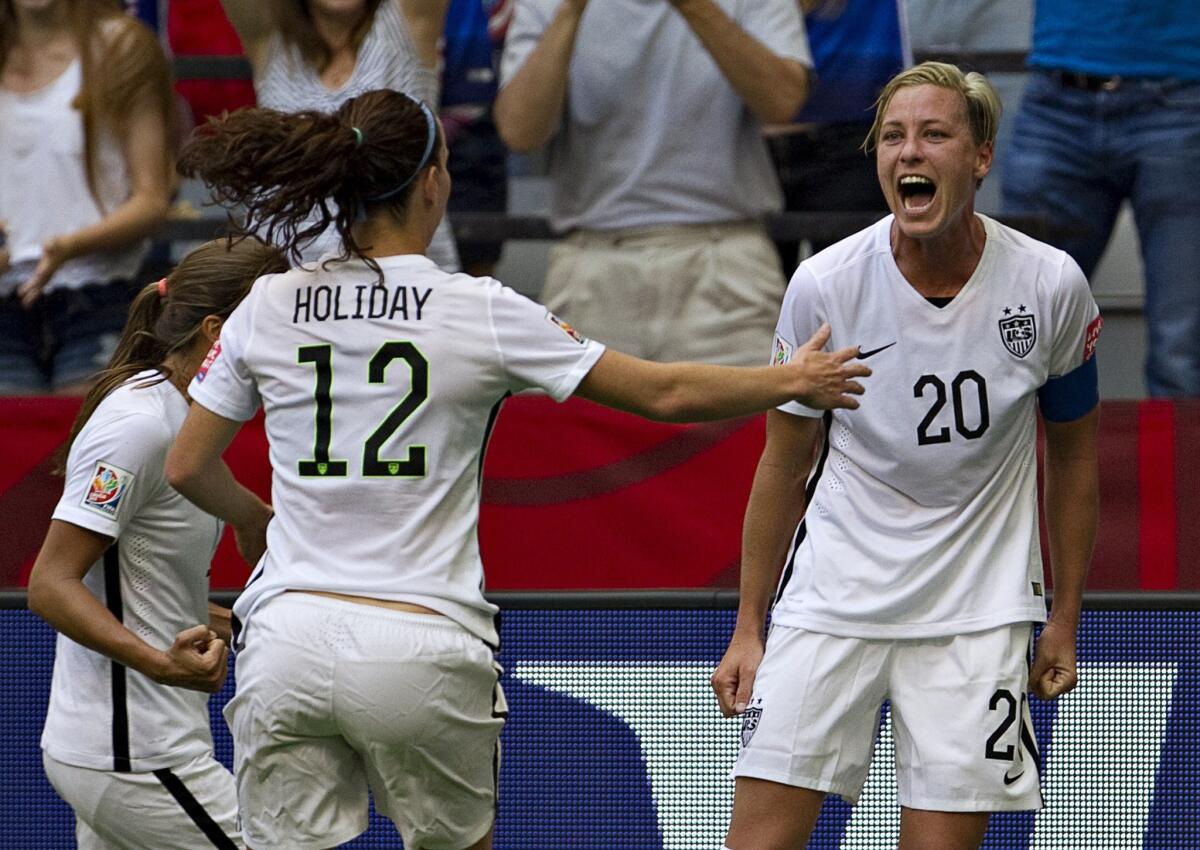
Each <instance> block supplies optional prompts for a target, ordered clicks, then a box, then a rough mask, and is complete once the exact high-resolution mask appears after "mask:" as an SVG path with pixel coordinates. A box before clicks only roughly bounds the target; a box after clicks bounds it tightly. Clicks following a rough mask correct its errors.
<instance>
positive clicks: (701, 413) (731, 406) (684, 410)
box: [576, 325, 871, 422]
mask: <svg viewBox="0 0 1200 850" xmlns="http://www.w3.org/2000/svg"><path fill="white" fill-rule="evenodd" d="M829 336H830V330H829V326H828V325H822V326H821V328H820V330H818V331H817V332H816V333H815V334H813V337H812V339H810V340H809V341H808V342H806V343H805V344H804V345H802V346H800V347H799V348H798V349H797V350H796V353H795V355H793V357H792V360H791V362H789V363H787V364H785V365H782V366H761V367H756V368H745V367H735V366H710V365H706V364H703V363H654V362H651V361H649V360H640V359H638V358H637V357H630V356H629V355H628V354H622V353H620V352H619V351H613V350H611V349H610V350H608V351H606V352H605V353H604V354H603V355H602V356H601V358H600V359H599V360H598V361H597V362H596V365H595V366H593V367H592V370H591V372H589V373H588V375H587V377H585V378H584V379H583V381H582V382H581V383H580V384H579V388H578V389H577V390H576V393H577V394H578V395H581V396H583V397H584V398H586V399H590V400H591V401H595V402H598V403H599V404H603V405H606V406H608V407H614V408H616V409H618V410H625V411H628V412H630V413H636V414H637V415H639V416H645V417H646V418H647V419H657V420H661V421H664V422H698V421H702V420H707V419H727V418H729V417H733V416H746V415H749V414H751V413H759V412H761V411H763V410H767V409H769V408H772V407H775V406H777V405H780V404H784V403H785V402H788V401H792V400H799V401H800V402H801V403H802V404H805V405H806V406H808V407H817V408H830V407H849V408H855V407H858V402H857V401H856V400H855V399H854V398H852V397H851V396H852V395H860V394H861V393H862V391H863V388H862V385H861V384H859V383H858V382H857V381H855V380H854V378H859V377H866V376H867V375H870V374H871V370H870V369H868V368H867V367H866V366H864V365H863V364H862V363H851V362H850V361H851V360H853V359H854V358H855V357H857V356H858V349H857V348H843V349H841V350H839V351H835V352H832V353H827V352H824V351H821V347H822V346H823V345H825V343H826V342H828V341H829Z"/></svg>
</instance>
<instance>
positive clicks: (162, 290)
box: [158, 277, 167, 298]
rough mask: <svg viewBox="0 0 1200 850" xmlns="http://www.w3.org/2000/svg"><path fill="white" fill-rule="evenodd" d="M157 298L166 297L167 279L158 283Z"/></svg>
mask: <svg viewBox="0 0 1200 850" xmlns="http://www.w3.org/2000/svg"><path fill="white" fill-rule="evenodd" d="M158 297H159V298H166V297H167V279H166V278H165V277H164V278H163V279H162V280H160V281H159V282H158Z"/></svg>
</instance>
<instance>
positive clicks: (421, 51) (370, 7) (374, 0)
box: [222, 0, 459, 271]
mask: <svg viewBox="0 0 1200 850" xmlns="http://www.w3.org/2000/svg"><path fill="white" fill-rule="evenodd" d="M448 2H449V0H407V2H404V3H401V0H277V2H273V3H266V2H261V0H222V5H223V6H224V7H225V13H226V14H227V15H228V16H229V20H230V22H231V23H232V24H233V26H234V29H235V30H237V34H238V36H239V37H240V38H241V40H242V45H243V46H244V47H245V48H246V56H247V58H249V60H250V64H251V65H252V66H253V68H254V89H255V91H256V93H257V94H258V105H259V106H261V107H265V108H267V109H277V110H280V111H282V112H299V111H301V110H305V109H315V110H318V111H320V112H333V111H335V110H336V109H337V108H338V107H339V106H341V104H342V103H344V102H345V101H347V100H349V99H350V98H352V97H357V96H358V95H360V94H362V93H364V92H367V91H372V90H374V89H393V90H395V91H401V92H404V93H405V94H408V95H411V96H412V97H415V98H417V99H419V100H422V101H424V102H426V103H428V104H429V105H430V107H431V108H434V109H436V107H437V103H438V77H437V70H436V68H437V56H438V42H439V41H440V40H441V38H442V28H443V25H444V23H445V20H446V7H447V5H448ZM330 206H331V207H332V203H331V204H330ZM331 251H332V252H335V253H338V252H340V251H341V245H340V242H339V240H338V237H337V234H336V233H335V232H334V229H333V228H330V229H329V230H328V231H326V232H325V233H323V234H321V235H319V236H317V237H316V238H315V239H314V240H313V241H312V242H310V243H308V245H307V246H305V247H304V248H303V249H302V251H301V259H303V260H305V261H308V260H315V259H317V258H319V257H320V256H322V255H323V254H326V253H329V252H331ZM429 256H430V259H432V260H433V261H434V262H436V263H437V264H438V265H439V266H441V267H442V268H443V269H445V270H447V271H457V270H458V268H459V262H458V252H457V250H456V249H455V247H454V237H453V236H452V235H451V233H450V227H449V224H448V223H447V222H446V221H445V219H443V220H442V223H441V224H440V225H439V226H438V231H437V233H436V234H435V235H434V237H433V243H432V244H431V245H430V246H429Z"/></svg>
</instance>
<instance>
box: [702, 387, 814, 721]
mask: <svg viewBox="0 0 1200 850" xmlns="http://www.w3.org/2000/svg"><path fill="white" fill-rule="evenodd" d="M820 424H821V420H820V419H810V418H805V417H801V416H792V415H790V414H787V413H781V412H780V411H778V410H772V411H771V412H769V413H768V414H767V443H766V446H765V447H764V448H763V453H762V458H761V459H760V460H759V462H758V469H757V471H756V472H755V473H754V485H753V487H752V488H751V490H750V501H749V502H748V504H747V505H746V518H745V521H744V522H743V524H742V567H741V590H740V599H739V602H738V614H737V624H736V625H735V626H734V629H733V637H732V638H731V639H730V641H729V648H728V649H727V650H726V651H725V657H724V658H722V659H721V663H720V665H719V666H718V667H717V669H716V672H714V673H713V675H712V687H713V690H714V691H715V692H716V694H717V702H718V703H719V704H720V708H721V713H722V714H724V715H725V716H726V717H731V716H733V715H734V714H741V713H742V712H743V711H745V710H746V704H747V703H748V702H749V700H750V694H751V691H752V690H753V687H754V677H755V674H756V673H757V672H758V665H759V663H760V662H761V661H762V656H763V628H764V626H765V625H766V621H767V610H768V608H769V607H770V604H771V595H772V593H773V592H774V589H775V585H776V583H777V582H778V580H779V571H780V569H781V568H782V566H783V563H784V561H785V560H786V558H787V548H788V542H789V541H790V540H791V538H792V534H793V533H794V532H795V530H796V523H798V522H799V521H800V517H801V516H802V515H803V514H804V508H805V504H804V501H805V500H804V497H805V493H804V487H805V482H806V480H807V479H808V474H809V471H810V470H811V469H812V459H813V446H814V444H815V443H816V439H817V433H818V430H819V427H820Z"/></svg>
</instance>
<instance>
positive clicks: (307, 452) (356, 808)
mask: <svg viewBox="0 0 1200 850" xmlns="http://www.w3.org/2000/svg"><path fill="white" fill-rule="evenodd" d="M378 263H379V266H380V267H381V269H382V271H383V274H384V280H383V282H382V284H379V283H377V280H376V275H375V272H374V271H372V270H371V269H370V268H368V267H367V266H366V264H365V263H362V262H357V261H355V262H346V263H330V264H329V266H328V268H323V267H321V265H320V264H317V265H313V266H307V267H305V268H302V269H295V270H292V271H290V272H287V273H285V274H282V275H276V276H271V277H268V278H266V279H263V280H260V281H259V282H258V283H257V284H255V286H254V289H253V291H252V292H251V293H250V295H249V296H248V297H247V298H246V300H245V301H244V302H243V303H242V304H241V305H240V306H239V307H238V309H237V310H236V311H235V312H234V313H233V315H232V316H230V318H229V320H228V321H227V322H226V323H225V325H224V327H223V328H222V331H221V340H220V343H219V345H220V347H219V350H218V349H216V348H214V351H213V352H212V353H211V354H210V356H209V360H210V362H209V363H207V364H206V365H205V367H203V368H201V370H200V372H199V373H198V374H197V376H196V379H195V380H194V382H193V384H192V387H191V395H192V398H193V399H194V400H195V402H196V403H198V404H200V405H202V406H204V407H206V408H208V409H209V410H211V411H213V412H214V413H217V414H219V415H221V416H224V417H227V418H230V419H235V420H245V419H249V418H250V417H251V416H253V415H254V413H255V411H256V410H257V409H258V407H259V406H260V405H261V406H262V407H263V409H264V410H265V411H266V431H267V436H268V439H269V441H270V447H271V448H270V459H271V468H272V471H273V484H272V504H273V507H274V510H275V517H274V519H273V520H272V521H271V524H270V526H269V528H268V531H267V547H268V548H267V553H266V555H264V557H263V559H262V560H261V561H260V562H259V564H258V565H257V566H256V568H255V569H254V572H253V573H252V574H251V576H250V579H249V582H248V583H247V587H246V589H245V591H244V592H243V593H242V596H241V597H240V598H239V599H238V602H237V605H236V606H235V608H234V612H235V615H236V616H237V618H238V620H239V622H240V624H241V625H240V632H239V650H240V653H239V656H238V694H237V696H236V697H235V699H234V700H233V701H232V702H231V703H230V705H229V707H228V708H227V709H226V716H227V718H228V719H229V721H230V727H231V728H232V729H233V732H234V738H235V741H236V743H237V748H236V751H237V764H236V766H235V769H236V773H237V775H238V787H239V794H240V795H241V803H242V810H243V813H244V818H245V831H246V840H247V843H248V844H249V845H250V846H252V847H267V846H281V845H286V846H288V847H297V848H302V847H328V846H330V845H331V844H336V843H339V842H343V841H348V840H350V839H351V838H353V837H354V836H355V835H357V834H359V833H360V832H362V831H363V830H364V829H365V828H366V825H367V821H366V817H367V815H366V813H367V805H366V787H367V784H368V783H369V784H370V786H371V788H372V790H373V791H374V793H375V802H376V806H377V807H378V808H380V809H381V810H382V811H384V812H386V813H387V814H388V815H389V816H390V817H391V818H392V820H393V821H395V822H396V825H397V827H398V828H399V829H400V832H401V834H402V836H403V838H404V843H405V845H406V846H419V847H428V848H442V847H446V848H450V847H459V846H465V845H468V844H470V843H472V842H473V841H475V840H478V839H479V838H480V837H481V836H482V835H483V834H484V833H485V832H486V831H487V829H488V828H490V826H491V823H492V819H493V816H494V806H495V757H496V756H497V755H498V751H497V743H498V736H499V732H500V727H501V726H502V725H503V714H504V706H503V695H502V694H501V693H500V690H499V687H498V684H497V679H498V671H497V668H496V667H495V666H494V659H493V649H494V647H495V646H496V645H497V643H498V636H497V633H496V628H495V623H494V617H495V613H496V608H495V606H493V605H491V604H489V603H488V602H487V601H486V600H485V599H484V597H483V592H482V587H483V568H482V564H481V562H480V557H479V545H478V539H477V530H476V527H477V522H478V515H479V486H480V476H481V471H482V461H483V451H484V448H485V446H486V442H487V437H488V433H489V431H490V428H491V425H492V423H493V422H494V420H495V416H496V414H497V413H498V411H499V406H500V403H501V402H502V401H503V400H504V398H506V397H507V396H508V395H509V394H511V393H514V392H519V391H521V390H525V389H530V388H534V387H538V388H541V389H543V390H544V391H546V392H547V393H549V394H550V395H551V396H552V397H554V398H555V399H558V400H562V399H565V398H566V397H568V396H569V395H570V394H571V393H572V392H574V390H575V388H576V386H577V385H578V384H579V382H580V381H581V380H582V379H583V377H584V376H585V375H586V374H587V372H588V371H589V370H590V369H591V367H592V366H593V365H594V364H595V362H596V361H597V360H598V359H599V357H600V356H601V354H602V353H603V351H604V347H603V346H602V345H600V344H598V343H596V342H593V341H589V340H585V339H583V338H582V337H579V335H578V334H576V333H575V332H574V331H573V330H572V329H571V328H570V327H569V326H567V325H565V324H564V323H562V322H560V321H559V320H558V319H556V318H555V317H554V316H553V315H551V314H550V313H548V312H547V311H546V309H545V308H544V307H541V306H540V305H537V304H535V303H534V302H532V301H529V300H528V299H526V298H524V297H522V296H520V295H518V294H517V293H515V292H513V291H512V290H510V289H508V288H506V287H503V286H502V285H501V284H499V283H498V282H497V281H494V280H491V279H489V278H474V277H470V276H468V275H463V274H447V273H445V272H443V271H441V270H439V269H438V268H437V267H436V266H435V265H434V263H433V262H432V261H430V260H429V259H427V258H425V257H423V256H419V255H407V256H395V257H384V258H380V259H379V260H378ZM288 590H316V591H329V592H336V593H344V594H350V595H354V596H362V597H371V598H375V599H384V600H395V601H402V602H409V603H414V604H418V605H422V606H425V607H427V608H431V609H433V610H435V611H437V612H439V613H441V614H443V615H445V617H444V618H442V617H435V616H428V615H420V614H405V613H403V612H396V611H392V610H388V609H381V608H372V607H369V606H363V605H358V604H355V603H346V602H340V601H337V600H332V599H327V598H323V597H317V596H311V595H302V594H294V593H293V594H287V595H286V596H283V595H282V594H284V592H285V591H288ZM405 635H407V637H403V636H405ZM418 741H419V742H420V745H419V746H417V745H416V742H418ZM314 765H320V766H323V769H317V768H314ZM268 774H270V775H269V776H268Z"/></svg>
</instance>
